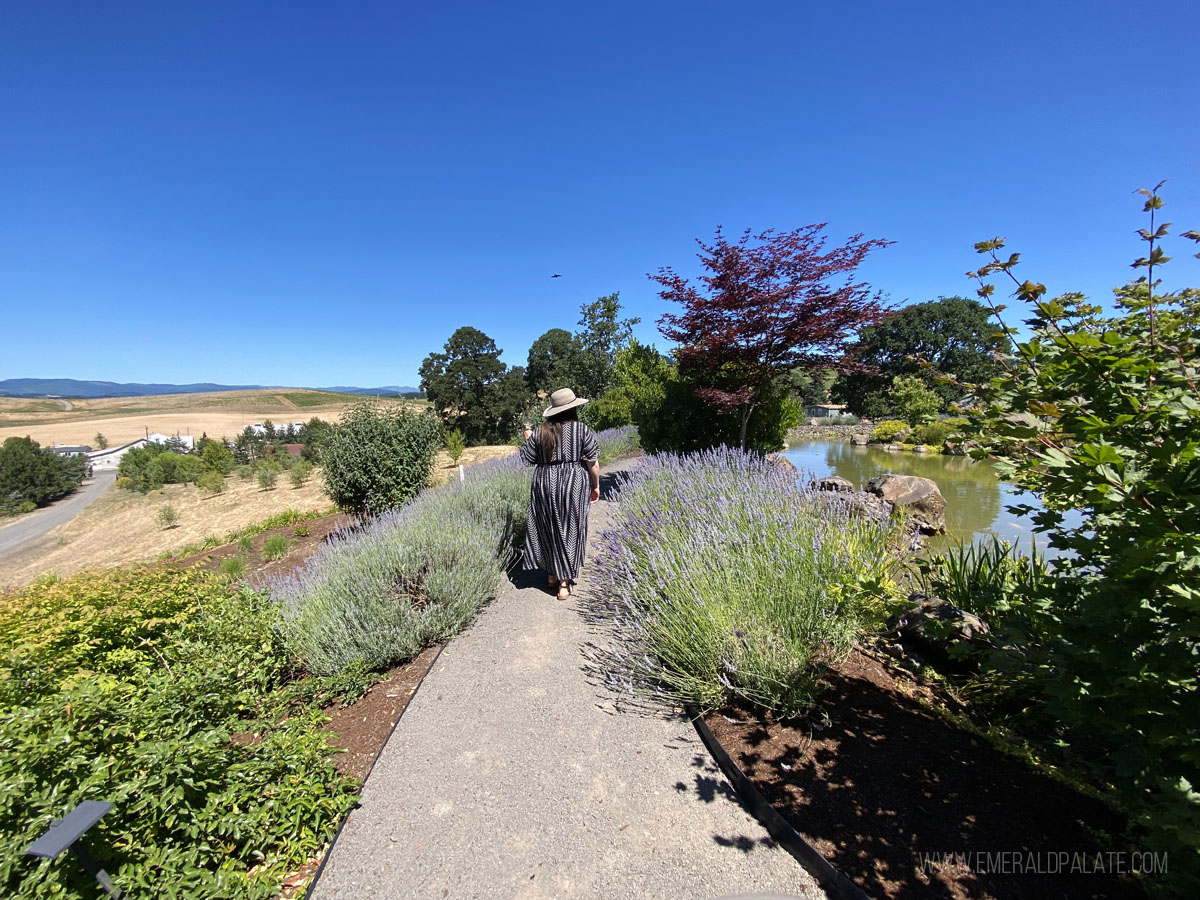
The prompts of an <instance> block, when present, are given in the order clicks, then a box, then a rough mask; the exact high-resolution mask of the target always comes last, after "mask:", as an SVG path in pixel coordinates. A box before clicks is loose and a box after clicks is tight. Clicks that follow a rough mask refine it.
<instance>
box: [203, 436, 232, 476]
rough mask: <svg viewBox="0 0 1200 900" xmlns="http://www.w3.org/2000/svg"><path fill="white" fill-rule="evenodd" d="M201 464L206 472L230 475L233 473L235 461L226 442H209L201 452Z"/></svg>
mask: <svg viewBox="0 0 1200 900" xmlns="http://www.w3.org/2000/svg"><path fill="white" fill-rule="evenodd" d="M200 463H201V465H202V466H203V467H204V469H205V471H209V472H218V473H220V474H221V475H228V474H229V473H230V472H232V471H233V467H234V463H235V460H234V458H233V454H232V453H230V452H229V448H228V447H226V446H225V442H224V441H209V442H208V443H206V444H205V445H204V449H203V450H202V451H201V452H200Z"/></svg>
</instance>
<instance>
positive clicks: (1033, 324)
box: [975, 189, 1200, 896]
mask: <svg viewBox="0 0 1200 900" xmlns="http://www.w3.org/2000/svg"><path fill="white" fill-rule="evenodd" d="M1142 193H1143V194H1144V195H1145V196H1146V204H1145V211H1146V212H1147V213H1149V215H1150V221H1149V223H1148V225H1149V227H1148V228H1146V229H1142V230H1140V231H1139V233H1140V234H1141V236H1142V239H1143V240H1144V241H1146V242H1148V244H1149V247H1148V248H1147V255H1146V256H1145V257H1142V258H1141V259H1138V260H1136V261H1135V262H1134V267H1135V268H1139V269H1145V270H1146V273H1145V276H1144V277H1142V278H1139V279H1138V280H1137V281H1135V282H1133V283H1131V284H1128V285H1125V286H1124V287H1122V288H1118V289H1117V290H1116V291H1115V304H1114V307H1115V312H1112V313H1109V312H1106V310H1105V309H1104V308H1103V307H1101V306H1098V305H1094V304H1091V303H1088V302H1087V301H1086V299H1085V298H1084V297H1083V296H1082V295H1080V294H1064V295H1062V296H1059V297H1056V298H1053V299H1046V298H1045V296H1044V295H1045V291H1046V288H1045V286H1044V285H1041V284H1038V283H1035V282H1033V281H1030V280H1026V281H1025V282H1023V283H1022V282H1020V281H1019V280H1017V279H1016V278H1015V276H1013V275H1012V272H1011V270H1012V269H1013V267H1014V266H1015V265H1017V257H1018V255H1017V254H1013V255H1012V256H1011V257H1008V258H1007V260H1005V259H1004V258H1003V257H1002V256H1001V255H999V253H998V251H1000V250H1001V249H1002V248H1003V246H1004V241H1003V240H1001V239H995V240H991V241H984V242H981V243H980V244H977V245H976V249H977V250H978V251H979V252H980V253H983V254H986V255H987V257H988V259H989V261H988V262H987V263H985V265H983V266H982V267H981V268H980V269H979V270H978V272H976V273H975V274H976V276H977V277H978V279H979V281H980V284H981V286H980V295H981V296H982V297H984V298H990V296H991V294H992V292H993V285H991V284H985V283H984V279H985V278H987V277H988V276H989V275H991V274H992V273H995V272H999V273H1002V275H1003V276H1004V277H1006V278H1010V279H1011V280H1012V281H1013V282H1014V283H1016V284H1017V291H1016V293H1017V296H1018V298H1019V299H1020V300H1022V301H1024V302H1025V303H1027V304H1029V305H1030V307H1031V316H1030V318H1029V319H1027V320H1026V323H1025V324H1026V326H1027V328H1028V334H1029V335H1030V337H1029V340H1028V341H1024V342H1020V343H1016V342H1014V343H1016V345H1015V347H1014V350H1015V354H1014V355H1013V357H1012V362H1011V364H1010V365H1009V366H1007V367H1006V369H1005V371H1004V372H1003V373H1002V374H1001V375H1000V376H999V377H998V378H996V379H995V380H994V381H993V382H991V383H990V384H989V385H985V386H981V387H980V389H979V390H978V391H977V396H978V399H979V407H978V409H979V412H978V418H977V424H978V426H979V430H980V433H981V434H982V440H983V441H984V447H983V448H981V450H980V451H979V454H978V455H980V456H983V455H985V454H986V455H988V456H991V457H992V458H995V459H998V460H1000V467H1001V471H1002V473H1003V474H1004V475H1005V476H1006V477H1008V478H1011V479H1012V480H1014V481H1015V482H1016V484H1017V485H1018V486H1019V487H1021V488H1023V489H1025V490H1028V491H1031V492H1033V493H1035V494H1038V495H1040V497H1041V500H1042V503H1043V504H1044V506H1045V509H1044V510H1043V511H1039V512H1038V513H1037V515H1036V517H1035V520H1034V521H1035V528H1036V530H1037V531H1039V532H1041V533H1043V534H1045V535H1046V537H1047V538H1048V541H1049V545H1050V547H1051V548H1053V549H1055V550H1057V551H1059V552H1060V553H1061V554H1062V555H1060V556H1059V557H1058V558H1057V559H1056V561H1055V571H1054V577H1053V578H1050V579H1046V580H1045V582H1044V583H1043V584H1042V585H1041V586H1040V589H1039V590H1036V591H1034V592H1033V593H1032V594H1029V595H1022V594H1017V593H1014V594H1013V595H1011V596H1009V597H1006V598H1005V599H1006V603H1007V604H1008V606H1009V607H1010V611H1009V612H1008V615H1007V616H1006V617H1005V618H1004V619H1003V620H1002V621H1001V628H1000V631H1001V633H1000V636H999V638H998V640H997V644H996V653H995V655H994V657H993V659H992V663H993V665H994V666H995V668H996V670H997V671H1000V672H1006V673H1011V672H1014V671H1015V672H1019V673H1021V674H1022V676H1023V681H1024V683H1025V684H1029V683H1031V682H1032V683H1033V684H1036V685H1037V686H1038V688H1039V693H1040V699H1041V701H1042V703H1043V704H1044V711H1045V713H1046V714H1047V715H1048V716H1051V717H1053V718H1054V719H1055V720H1056V723H1057V724H1056V728H1055V729H1054V731H1053V732H1052V733H1051V734H1049V735H1047V736H1046V739H1047V740H1052V741H1055V742H1057V743H1058V744H1059V745H1062V744H1063V743H1067V744H1070V745H1072V746H1074V747H1077V748H1086V749H1085V751H1084V753H1083V754H1081V755H1082V756H1083V758H1084V759H1086V762H1087V763H1088V764H1089V765H1091V766H1093V767H1094V768H1095V772H1096V774H1098V775H1099V776H1100V777H1102V778H1105V779H1108V780H1111V782H1112V783H1113V784H1114V785H1115V786H1116V787H1117V788H1118V789H1119V791H1120V792H1121V795H1122V797H1123V798H1124V800H1125V802H1126V804H1127V806H1128V807H1129V808H1131V809H1133V810H1134V811H1135V813H1136V814H1137V816H1138V820H1139V822H1140V823H1141V824H1142V825H1143V826H1145V827H1146V828H1147V829H1148V830H1149V833H1150V840H1151V841H1152V842H1153V844H1154V845H1155V848H1156V849H1159V850H1169V851H1170V861H1171V865H1170V877H1171V878H1172V879H1176V880H1177V881H1178V884H1179V887H1180V892H1181V894H1184V895H1187V896H1197V892H1198V891H1200V791H1198V790H1197V788H1200V753H1197V747H1200V705H1198V698H1200V666H1197V660H1198V659H1200V636H1198V635H1200V632H1198V631H1197V627H1196V625H1197V611H1198V610H1200V578H1197V573H1198V572H1200V398H1198V394H1197V371H1196V360H1198V359H1200V289H1196V288H1184V289H1182V290H1180V291H1178V292H1174V293H1164V292H1161V291H1160V290H1159V284H1160V281H1159V280H1160V279H1161V278H1162V266H1163V265H1164V264H1165V263H1166V262H1167V260H1168V259H1169V257H1167V256H1165V254H1164V253H1163V248H1162V246H1161V245H1160V242H1161V241H1162V239H1163V237H1164V236H1165V235H1166V234H1167V233H1168V230H1169V229H1168V224H1169V223H1167V224H1158V225H1157V227H1156V222H1155V216H1156V213H1157V211H1158V209H1159V208H1160V207H1161V206H1162V201H1161V199H1160V198H1159V197H1158V196H1157V189H1155V190H1154V191H1143V192H1142ZM1185 236H1186V237H1190V238H1191V239H1193V240H1198V241H1200V234H1198V233H1196V232H1187V233H1185ZM1005 256H1007V254H1005ZM1009 333H1011V332H1009ZM1016 509H1017V510H1020V511H1026V512H1028V511H1029V510H1028V507H1027V506H1018V507H1016ZM1076 511H1078V512H1076ZM1029 620H1034V621H1036V622H1038V623H1039V629H1040V635H1036V636H1035V638H1036V639H1033V640H1030V641H1028V642H1026V641H1023V640H1022V639H1021V635H1022V633H1024V632H1025V631H1026V625H1025V624H1024V623H1025V622H1026V621H1029ZM1010 622H1012V623H1013V624H1012V626H1011V628H1010V625H1009V623H1010Z"/></svg>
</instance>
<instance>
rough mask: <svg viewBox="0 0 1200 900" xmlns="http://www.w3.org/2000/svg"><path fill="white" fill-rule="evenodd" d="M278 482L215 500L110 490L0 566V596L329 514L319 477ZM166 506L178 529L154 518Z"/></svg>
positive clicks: (244, 486)
mask: <svg viewBox="0 0 1200 900" xmlns="http://www.w3.org/2000/svg"><path fill="white" fill-rule="evenodd" d="M279 482H280V483H279V486H278V487H276V488H275V489H274V490H270V491H264V490H261V489H260V488H259V486H258V483H257V482H256V481H254V480H250V481H241V480H239V479H238V478H237V477H235V476H230V477H229V478H227V479H226V480H225V483H226V490H225V492H224V493H223V494H217V495H215V496H210V495H208V494H206V493H204V492H203V491H201V490H200V489H199V488H197V487H196V486H195V485H194V484H168V485H164V486H163V489H162V490H161V491H151V492H150V493H149V494H144V495H143V494H138V493H134V492H132V491H125V490H121V489H119V488H115V487H114V488H110V489H109V490H108V492H107V493H106V494H105V495H104V496H103V497H101V498H100V499H99V500H97V501H96V502H95V503H93V504H92V505H91V506H89V507H88V508H87V509H85V510H84V511H83V512H81V513H80V514H79V515H78V516H76V517H75V518H74V519H72V520H71V521H70V522H67V523H66V524H65V525H61V526H59V527H58V528H55V529H53V530H52V531H50V532H48V533H47V534H46V535H44V536H43V537H41V538H39V539H37V540H34V541H31V542H30V543H29V544H28V545H26V546H25V549H24V550H23V551H21V552H20V553H18V554H17V555H15V556H13V557H10V558H8V559H6V560H5V561H4V562H2V563H0V588H5V587H17V586H20V585H25V584H29V583H30V582H31V581H33V580H34V579H35V578H37V577H39V576H41V575H44V574H47V573H54V574H55V575H60V576H64V575H69V574H72V573H74V572H81V571H84V570H86V569H100V568H108V567H110V566H120V565H125V564H128V563H137V562H149V561H152V560H154V559H156V558H157V557H159V556H161V555H162V554H163V553H169V552H173V551H176V550H179V549H180V548H182V547H184V546H186V545H188V544H194V543H198V542H200V541H203V540H204V539H205V538H206V537H208V536H210V535H215V536H217V537H220V538H222V539H224V537H225V536H226V535H227V534H229V533H230V532H231V531H236V530H238V529H240V528H245V527H246V526H248V525H253V524H255V523H257V522H261V521H263V520H264V519H267V518H270V517H271V516H273V515H276V514H278V513H281V512H283V511H284V510H288V509H294V510H298V511H299V512H315V511H319V510H325V509H329V508H330V506H331V504H330V502H329V498H327V497H326V496H325V495H324V494H323V493H322V492H321V485H322V480H321V476H320V471H317V472H315V473H314V474H313V477H311V478H310V479H309V481H308V483H307V484H306V485H304V486H303V487H301V488H293V487H292V486H291V485H290V484H288V483H287V479H286V478H280V480H279ZM167 504H170V505H171V506H174V507H175V509H176V510H177V511H178V513H179V523H178V524H177V525H176V526H175V527H174V528H167V529H164V528H163V527H162V526H161V525H160V524H159V523H158V520H157V516H158V511H159V510H160V509H161V508H162V507H164V506H166V505H167Z"/></svg>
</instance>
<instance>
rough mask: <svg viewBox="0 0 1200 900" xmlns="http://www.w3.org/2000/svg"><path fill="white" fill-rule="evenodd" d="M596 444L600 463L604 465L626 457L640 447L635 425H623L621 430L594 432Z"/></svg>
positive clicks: (607, 429) (610, 429)
mask: <svg viewBox="0 0 1200 900" xmlns="http://www.w3.org/2000/svg"><path fill="white" fill-rule="evenodd" d="M596 442H597V443H598V444H599V445H600V463H601V464H604V463H606V462H609V461H611V460H614V459H616V458H617V457H619V456H628V455H629V454H630V453H633V452H634V451H635V450H637V449H638V448H639V447H640V446H641V442H640V441H639V440H638V430H637V426H636V425H625V426H623V427H621V428H605V429H603V430H602V431H597V432H596Z"/></svg>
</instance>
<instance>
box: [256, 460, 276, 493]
mask: <svg viewBox="0 0 1200 900" xmlns="http://www.w3.org/2000/svg"><path fill="white" fill-rule="evenodd" d="M278 481H279V476H278V475H277V474H276V472H275V470H274V469H273V468H271V467H270V466H261V467H260V468H259V470H258V486H259V487H260V488H262V489H263V490H264V491H270V490H274V489H275V484H276V482H278Z"/></svg>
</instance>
